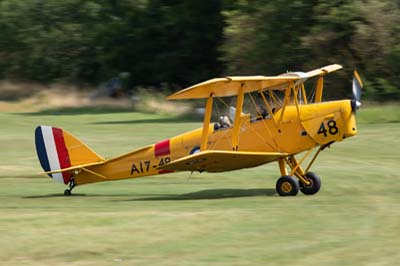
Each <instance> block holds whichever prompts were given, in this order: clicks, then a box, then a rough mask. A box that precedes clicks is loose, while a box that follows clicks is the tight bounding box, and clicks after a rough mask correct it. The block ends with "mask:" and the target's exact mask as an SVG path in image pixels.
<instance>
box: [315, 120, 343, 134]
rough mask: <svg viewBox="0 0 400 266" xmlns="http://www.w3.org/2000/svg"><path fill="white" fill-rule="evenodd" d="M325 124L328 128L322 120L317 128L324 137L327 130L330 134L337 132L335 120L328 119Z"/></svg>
mask: <svg viewBox="0 0 400 266" xmlns="http://www.w3.org/2000/svg"><path fill="white" fill-rule="evenodd" d="M326 125H327V126H328V129H326V127H325V124H324V122H322V123H321V126H320V127H319V129H318V134H324V136H325V137H326V136H327V133H328V132H329V134H331V135H336V134H337V133H338V132H339V129H338V128H337V126H336V121H335V120H329V121H328V122H327V123H326Z"/></svg>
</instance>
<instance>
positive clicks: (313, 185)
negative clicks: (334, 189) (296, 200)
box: [287, 148, 322, 195]
mask: <svg viewBox="0 0 400 266" xmlns="http://www.w3.org/2000/svg"><path fill="white" fill-rule="evenodd" d="M321 150H322V149H321V148H320V149H319V150H318V152H317V153H316V154H315V156H314V157H313V158H312V160H311V162H310V164H309V165H308V167H307V169H306V173H305V171H304V170H303V169H302V167H301V166H300V164H301V162H303V161H304V159H305V158H306V157H307V156H308V154H309V153H307V154H306V156H304V158H302V159H301V160H300V162H297V160H296V158H295V157H294V155H292V156H289V157H288V158H287V163H288V164H289V166H290V168H291V169H292V172H291V173H290V175H295V176H296V177H297V178H298V180H299V185H300V191H301V192H303V194H305V195H313V194H316V193H317V192H318V191H319V190H320V188H321V179H320V178H319V176H318V175H316V174H314V173H313V172H308V170H309V169H310V167H311V165H312V163H313V162H314V161H315V159H316V157H317V156H318V154H319V152H320V151H321Z"/></svg>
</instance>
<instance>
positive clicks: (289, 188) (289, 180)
mask: <svg viewBox="0 0 400 266" xmlns="http://www.w3.org/2000/svg"><path fill="white" fill-rule="evenodd" d="M299 189H300V188H299V182H298V181H297V179H296V178H294V177H293V176H281V177H280V178H279V179H278V181H277V182H276V192H278V194H279V196H296V195H297V193H298V192H299Z"/></svg>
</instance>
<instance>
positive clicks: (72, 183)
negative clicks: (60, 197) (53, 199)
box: [64, 178, 76, 196]
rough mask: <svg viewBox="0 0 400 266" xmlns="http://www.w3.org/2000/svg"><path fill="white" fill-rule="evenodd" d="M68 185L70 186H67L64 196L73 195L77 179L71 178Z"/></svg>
mask: <svg viewBox="0 0 400 266" xmlns="http://www.w3.org/2000/svg"><path fill="white" fill-rule="evenodd" d="M68 186H69V188H67V189H66V190H64V196H71V194H72V193H71V192H72V189H73V188H74V187H75V186H76V183H75V179H74V178H71V180H70V181H69V183H68Z"/></svg>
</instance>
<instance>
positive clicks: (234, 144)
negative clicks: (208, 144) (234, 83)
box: [232, 84, 244, 151]
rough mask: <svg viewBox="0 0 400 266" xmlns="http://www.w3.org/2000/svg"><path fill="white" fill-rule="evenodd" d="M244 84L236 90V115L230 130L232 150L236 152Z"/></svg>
mask: <svg viewBox="0 0 400 266" xmlns="http://www.w3.org/2000/svg"><path fill="white" fill-rule="evenodd" d="M243 86H244V84H242V85H241V86H240V88H239V90H238V96H237V100H236V114H235V122H234V123H233V130H232V150H234V151H237V150H238V144H239V133H240V124H241V123H240V122H241V119H240V116H241V115H242V108H243V99H244V88H243Z"/></svg>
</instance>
